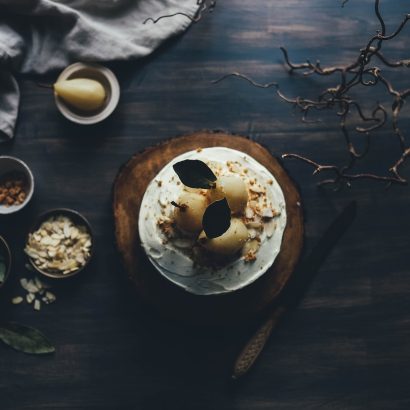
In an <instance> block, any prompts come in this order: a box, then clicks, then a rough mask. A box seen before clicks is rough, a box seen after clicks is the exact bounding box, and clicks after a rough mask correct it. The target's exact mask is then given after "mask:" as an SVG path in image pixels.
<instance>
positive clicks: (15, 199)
mask: <svg viewBox="0 0 410 410" xmlns="http://www.w3.org/2000/svg"><path fill="white" fill-rule="evenodd" d="M33 192H34V177H33V174H32V172H31V170H30V168H29V167H28V166H27V164H25V163H24V162H23V161H21V160H20V159H18V158H15V157H9V156H0V214H4V215H5V214H12V213H14V212H17V211H19V210H20V209H22V208H24V207H25V206H26V205H27V204H28V203H29V201H30V199H31V197H32V196H33Z"/></svg>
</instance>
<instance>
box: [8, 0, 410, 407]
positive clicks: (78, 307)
mask: <svg viewBox="0 0 410 410" xmlns="http://www.w3.org/2000/svg"><path fill="white" fill-rule="evenodd" d="M382 8H383V11H384V13H385V15H386V20H387V23H388V27H389V28H390V27H393V26H394V25H395V23H396V22H398V21H399V20H400V19H401V18H402V16H403V14H404V13H405V12H409V11H410V10H409V8H408V2H406V1H404V0H396V1H394V2H393V1H391V2H387V1H385V2H382ZM376 28H377V24H376V19H375V17H374V15H373V1H372V0H362V1H353V0H351V1H350V2H349V4H348V5H347V6H346V7H345V8H344V9H342V8H340V3H339V2H338V1H337V0H333V1H329V0H311V1H309V2H308V1H296V0H289V1H281V2H280V1H275V2H273V1H272V2H267V1H263V0H252V1H244V0H229V1H220V2H219V3H218V5H217V8H216V10H215V12H214V13H213V15H211V16H209V17H207V18H206V19H204V20H203V21H202V22H200V23H199V24H197V25H195V26H193V27H192V28H191V29H190V30H189V31H188V32H187V33H186V34H185V35H184V36H182V37H180V38H177V39H175V40H172V41H170V42H168V43H167V44H166V45H165V46H163V47H162V48H161V49H160V50H158V51H157V52H156V53H155V54H154V55H153V56H151V57H149V58H147V59H145V60H143V61H140V62H127V63H115V64H112V65H111V67H112V68H113V69H114V70H115V72H116V73H117V75H118V76H119V79H120V82H121V87H122V99H121V102H120V104H119V107H118V109H117V110H116V112H115V113H114V114H113V115H112V117H111V118H109V119H108V120H107V121H106V122H105V123H103V124H101V125H97V126H92V127H79V126H76V125H73V124H71V123H69V122H67V121H66V120H65V119H64V118H62V117H61V115H59V113H58V112H57V109H56V107H55V105H54V102H53V98H52V95H51V94H50V93H49V91H48V90H45V89H41V88H38V87H37V86H36V85H35V84H34V83H33V81H32V80H31V79H29V78H24V79H21V88H22V101H21V110H20V117H19V124H18V128H17V132H16V138H15V141H14V142H13V143H10V144H6V145H2V146H1V147H0V152H1V153H2V154H11V155H15V156H18V157H20V158H21V159H23V160H24V161H26V162H27V163H28V164H29V165H30V167H31V168H32V170H33V172H34V174H35V177H36V182H37V185H36V192H35V197H34V199H33V202H32V204H31V205H30V207H29V208H27V209H26V210H24V211H23V212H22V213H21V214H18V215H14V216H11V217H7V218H6V217H2V218H1V219H0V233H1V234H3V235H4V236H5V237H6V238H7V239H8V240H9V241H10V243H11V244H12V247H13V252H14V256H15V266H14V269H13V272H12V279H11V280H10V282H9V283H8V286H7V287H6V289H4V290H3V291H2V292H1V294H0V299H1V302H0V303H1V305H0V308H1V311H0V314H1V318H2V319H7V320H16V321H19V322H22V323H25V324H28V325H32V326H35V327H38V328H40V329H41V330H43V331H44V332H45V333H46V334H47V335H48V336H49V337H50V338H51V339H52V340H53V341H54V342H55V344H56V347H57V351H56V353H55V355H54V356H48V357H33V356H27V355H24V354H19V353H17V352H14V351H12V350H9V349H8V348H6V347H3V346H0V363H1V365H0V408H1V409H2V410H6V409H13V410H20V409H38V410H40V409H41V410H44V409H53V410H54V409H67V410H68V409H70V410H74V409H75V410H79V409H144V410H145V409H189V410H191V409H244V410H248V409H297V410H300V409H318V408H320V409H389V410H391V409H408V408H410V381H409V380H410V268H409V264H410V263H409V250H410V247H409V245H410V212H409V210H410V194H409V188H408V187H407V186H404V187H393V188H392V189H390V190H387V191H386V190H385V189H384V187H383V185H381V184H377V183H371V182H370V183H369V182H358V183H355V184H354V185H353V187H352V188H351V189H344V190H341V191H339V192H332V191H329V190H319V189H317V187H316V186H315V178H314V177H312V176H311V175H310V173H311V169H310V168H307V167H306V165H304V164H301V163H298V162H294V161H289V162H285V166H286V168H287V169H288V171H289V173H290V175H291V176H292V177H293V178H294V179H295V180H296V181H297V183H298V185H299V186H300V189H301V193H302V197H303V202H304V208H305V214H306V242H307V248H308V249H309V248H310V247H311V246H312V244H314V243H315V242H316V240H317V239H318V238H319V237H320V235H321V233H322V232H323V231H324V229H325V227H326V226H327V225H328V224H329V223H330V221H331V220H332V219H333V218H334V217H335V216H336V215H337V213H338V212H339V211H340V210H341V209H342V208H343V206H344V205H345V204H347V203H348V202H349V201H350V200H351V199H356V200H357V201H358V205H359V209H358V217H357V220H356V221H355V224H354V226H353V227H352V228H351V229H350V230H349V231H348V232H347V234H346V235H345V236H344V237H343V239H342V240H341V242H340V243H339V245H338V247H337V249H335V250H334V252H333V253H332V255H331V257H329V259H328V260H327V261H326V263H325V264H324V265H323V267H322V269H321V271H320V273H319V274H318V276H317V278H316V280H315V282H314V283H313V285H312V287H311V288H310V289H309V291H308V293H307V295H306V297H305V299H304V301H303V303H302V304H301V305H300V307H299V308H298V309H297V310H296V311H295V312H293V314H292V315H291V316H289V317H288V318H287V320H286V321H285V322H284V323H283V325H282V326H281V327H280V329H278V331H277V332H276V333H275V335H274V337H272V339H271V340H270V342H269V344H268V346H267V348H266V350H265V351H264V353H263V355H262V357H261V359H260V360H259V361H258V363H257V364H256V366H255V368H254V369H253V370H252V372H251V373H250V374H249V376H248V377H247V378H246V379H245V380H243V381H242V382H241V383H239V384H237V385H235V384H231V383H229V381H228V376H229V370H230V366H231V362H232V360H233V358H234V357H235V354H236V353H237V352H238V349H239V348H240V346H241V343H243V342H244V341H245V340H246V338H247V337H249V335H250V334H251V332H252V330H253V329H254V327H255V324H256V322H255V323H250V324H249V323H248V324H245V323H244V324H240V325H238V326H234V327H230V328H228V327H226V328H223V329H220V328H219V329H214V328H195V327H188V326H185V325H181V324H179V323H178V322H169V321H166V320H164V319H162V318H161V317H159V316H157V315H156V314H155V313H154V312H153V311H152V309H150V308H149V307H146V306H144V305H142V304H141V303H140V302H139V301H138V300H137V298H136V296H135V294H134V292H133V289H132V288H131V287H130V285H129V283H128V282H127V280H126V278H125V274H124V272H123V271H122V268H121V266H120V262H119V258H118V255H117V252H116V249H115V246H114V237H113V220H112V214H111V185H112V182H113V180H114V177H115V175H116V173H117V170H118V168H119V166H120V165H121V164H122V163H124V162H125V161H126V160H127V159H128V157H129V156H130V155H131V154H132V153H133V152H136V151H138V150H141V149H143V148H144V147H147V146H149V145H151V144H155V143H156V142H158V141H161V140H164V139H166V138H170V137H173V136H175V135H178V134H184V133H190V132H193V131H195V130H197V129H202V128H209V129H225V130H229V131H231V132H234V133H239V134H245V135H249V136H250V137H251V138H252V139H254V140H256V141H258V142H260V143H262V144H264V145H266V146H268V147H269V148H270V149H271V151H272V153H273V154H275V155H279V154H281V153H282V152H285V151H292V152H299V153H304V154H306V155H309V156H311V157H313V158H315V159H317V160H318V161H322V162H328V161H334V162H339V163H341V162H342V161H344V160H345V158H346V154H345V151H344V147H343V141H342V137H341V134H340V132H339V130H338V128H337V126H336V123H335V120H334V119H330V118H329V119H327V120H326V121H325V122H323V123H318V124H314V125H306V124H303V123H301V122H300V121H299V117H298V115H295V114H294V112H293V111H292V108H291V107H290V106H289V105H287V104H285V103H284V102H282V101H280V100H279V99H278V98H277V97H276V96H275V95H274V92H273V90H260V89H255V88H252V87H250V86H249V85H248V84H246V83H244V82H241V81H238V80H235V79H232V80H227V81H226V82H224V83H222V84H219V85H212V84H211V83H210V81H211V80H213V79H215V78H217V77H219V76H220V75H222V74H224V73H227V72H231V71H241V72H243V73H245V74H249V75H252V76H254V77H255V78H257V79H258V80H260V81H268V80H277V81H279V82H280V84H281V86H282V87H283V89H284V90H286V91H287V93H288V94H290V95H294V96H296V95H308V96H309V95H310V96H314V95H316V94H317V91H318V90H319V89H320V88H321V87H322V84H323V82H322V80H321V79H317V78H313V77H311V78H308V79H304V78H300V76H299V77H298V76H295V75H293V76H289V74H288V73H287V71H286V69H285V67H284V66H283V64H282V57H281V54H280V52H279V50H278V47H279V46H280V45H286V46H287V47H288V48H289V50H290V52H291V54H292V56H293V59H294V60H296V61H298V60H300V61H302V60H304V59H306V58H311V59H312V60H313V61H314V60H315V59H316V58H320V59H321V60H322V62H323V63H324V64H327V63H334V62H337V63H343V62H347V61H350V59H351V58H353V57H354V56H355V55H356V52H357V49H358V47H360V46H361V45H362V44H364V43H365V42H366V41H367V39H368V38H369V37H370V35H372V34H373V33H374V31H375V30H376ZM409 30H410V28H407V29H406V30H405V31H404V32H403V34H402V36H401V38H400V39H399V40H397V41H395V42H392V43H391V46H390V47H389V48H390V50H391V53H392V55H397V56H400V55H401V56H402V57H408V39H409ZM406 53H407V55H406ZM55 75H56V73H54V74H53V75H50V77H48V78H44V79H42V80H44V81H52V79H53V78H55ZM391 78H392V79H394V81H395V82H396V84H397V86H398V88H407V87H409V83H410V80H409V78H410V76H409V73H408V71H407V72H406V71H405V70H404V71H401V72H400V73H394V72H392V73H391ZM375 93H376V94H375V95H374V97H372V98H373V99H374V100H376V99H377V98H379V97H378V93H379V91H377V90H375ZM401 125H402V126H403V129H404V130H406V129H408V128H409V126H410V117H409V116H408V108H405V109H404V112H403V116H402V120H401ZM395 150H397V145H395V143H394V142H392V136H391V131H390V129H386V130H384V131H383V132H378V133H377V137H376V138H375V143H374V145H373V146H372V151H371V158H370V157H369V159H368V161H367V164H368V166H369V167H373V169H376V170H379V171H383V170H384V169H386V167H387V164H388V163H389V161H390V159H391V158H392V155H396V154H397V151H395ZM389 153H391V155H390V154H389ZM409 169H410V167H407V171H405V175H406V176H407V177H410V172H409ZM61 206H63V207H71V208H75V209H77V210H78V211H80V212H82V213H84V214H85V215H86V216H87V217H88V218H89V220H90V221H91V223H92V225H93V227H94V229H95V234H96V244H97V252H96V255H95V258H94V260H93V262H92V266H91V267H90V269H89V270H88V272H86V273H84V275H83V276H82V278H80V279H79V280H78V281H74V282H73V283H71V284H70V285H69V286H62V287H61V288H57V289H55V293H56V294H57V297H58V300H57V302H56V303H55V304H54V305H50V306H45V307H44V308H43V309H42V310H41V311H40V312H35V311H33V310H32V308H31V307H30V306H27V305H20V306H12V305H11V304H10V299H11V297H12V296H14V295H17V294H19V292H20V287H19V284H18V279H19V278H21V277H27V276H28V275H29V274H28V272H27V271H26V270H25V268H24V264H25V259H24V255H23V251H22V248H23V244H24V240H25V235H26V232H27V230H28V228H29V226H30V224H31V223H32V221H33V219H34V218H35V216H36V215H37V214H38V213H39V212H41V211H44V210H46V209H49V208H52V207H61Z"/></svg>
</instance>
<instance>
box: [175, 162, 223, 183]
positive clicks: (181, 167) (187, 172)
mask: <svg viewBox="0 0 410 410" xmlns="http://www.w3.org/2000/svg"><path fill="white" fill-rule="evenodd" d="M172 167H173V168H174V171H175V172H176V173H177V175H178V177H179V179H180V180H181V182H182V183H183V184H184V185H186V186H187V187H190V188H203V189H210V188H212V187H214V186H215V181H216V175H215V174H214V173H213V172H212V170H211V168H209V167H208V165H206V164H205V162H203V161H200V160H198V159H186V160H184V161H180V162H177V163H175V164H174V165H173V166H172Z"/></svg>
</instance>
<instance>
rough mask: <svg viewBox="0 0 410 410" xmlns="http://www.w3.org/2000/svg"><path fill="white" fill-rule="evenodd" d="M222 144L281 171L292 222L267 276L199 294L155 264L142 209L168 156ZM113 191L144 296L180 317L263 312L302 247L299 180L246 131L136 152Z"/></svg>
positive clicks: (127, 257) (128, 261)
mask: <svg viewBox="0 0 410 410" xmlns="http://www.w3.org/2000/svg"><path fill="white" fill-rule="evenodd" d="M217 146H222V147H227V148H232V149H236V150H238V151H242V152H244V153H246V154H248V155H250V156H251V157H253V158H254V159H255V160H256V161H258V162H260V163H261V164H262V165H264V166H265V167H266V168H267V169H268V170H269V171H270V172H271V173H272V174H273V175H274V176H275V178H276V180H277V181H278V183H279V185H280V186H281V188H282V190H283V194H284V196H285V201H286V212H287V225H286V228H285V232H284V235H283V240H282V247H281V250H280V253H279V255H278V256H277V258H276V260H275V262H274V264H273V265H272V267H271V268H270V269H269V270H268V271H267V272H266V273H265V274H264V275H262V277H260V278H259V279H258V280H256V281H255V282H254V283H252V284H251V285H249V286H247V287H245V288H243V289H241V290H239V291H236V292H233V293H228V294H224V295H216V296H197V295H193V294H190V293H188V292H186V291H184V290H183V289H181V288H179V287H177V286H176V285H174V284H172V283H171V282H169V281H168V280H166V279H165V278H164V277H162V276H161V275H160V274H159V273H158V272H157V271H156V269H155V268H154V267H153V266H152V265H151V263H150V262H149V260H148V258H147V257H146V255H145V253H144V251H143V249H142V247H141V246H140V239H139V234H138V215H139V210H140V204H141V201H142V198H143V196H144V193H145V190H146V188H147V186H148V184H149V183H150V181H151V180H152V179H153V178H154V177H155V176H156V175H157V173H158V172H159V171H160V170H161V169H162V168H163V167H164V166H165V165H166V164H167V163H168V162H170V161H171V160H172V159H173V158H175V157H176V156H178V155H180V154H183V153H184V152H187V151H192V150H195V149H197V148H208V147H217ZM113 195H114V202H113V208H114V220H115V236H116V242H117V246H118V249H119V252H120V254H121V257H122V260H123V263H124V267H125V270H126V272H127V274H128V276H129V278H130V279H131V280H132V282H133V283H134V284H135V286H136V288H137V291H138V294H139V295H140V297H141V298H143V299H144V300H145V301H147V302H149V303H150V304H152V305H153V306H155V307H156V308H157V309H158V310H160V311H161V312H162V313H163V314H165V315H167V316H169V317H172V318H175V319H180V320H184V321H189V322H193V323H208V324H218V323H226V322H232V321H239V320H243V319H246V318H248V317H249V316H251V315H253V314H255V313H257V312H260V311H261V310H262V309H264V308H265V307H266V306H267V305H268V304H270V303H271V302H272V301H273V300H274V299H275V297H277V296H278V294H279V292H280V291H281V289H282V288H283V286H284V285H285V283H286V282H287V280H288V279H289V278H290V276H291V274H292V272H293V270H294V269H295V266H296V263H297V262H298V259H299V256H300V253H301V250H302V245H303V216H302V209H301V202H300V196H299V193H298V191H297V189H296V187H295V185H294V184H293V182H292V181H291V179H290V178H289V176H288V175H287V174H286V172H285V171H284V169H283V168H282V167H281V166H280V164H279V162H278V161H277V160H276V159H275V158H274V157H272V155H271V154H270V153H269V151H268V150H266V149H265V148H263V147H262V146H261V145H259V144H258V143H256V142H253V141H251V140H249V139H248V138H245V137H240V136H236V135H230V134H226V133H222V132H211V131H200V132H196V133H194V134H192V135H187V136H183V137H178V138H173V139H171V140H168V141H165V142H163V143H161V144H159V145H157V146H154V147H150V148H148V149H146V150H145V151H143V152H140V153H138V154H136V155H134V156H133V157H132V158H131V159H130V160H129V161H128V162H127V163H126V164H125V165H124V166H123V167H122V168H121V169H120V171H119V173H118V175H117V178H116V180H115V182H114V188H113Z"/></svg>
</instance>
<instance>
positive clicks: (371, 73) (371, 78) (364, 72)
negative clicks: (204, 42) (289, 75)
mask: <svg viewBox="0 0 410 410" xmlns="http://www.w3.org/2000/svg"><path fill="white" fill-rule="evenodd" d="M347 1H348V0H344V1H343V2H342V6H343V5H345V4H346V3H347ZM374 12H375V15H376V17H377V19H378V21H379V25H380V27H379V30H377V33H376V34H375V35H374V36H372V37H371V38H370V40H369V41H368V42H367V44H366V45H365V47H363V48H361V49H360V50H359V53H358V56H357V58H356V59H355V60H354V61H353V62H352V63H350V64H347V65H345V66H329V67H322V66H321V64H320V61H319V60H318V61H316V62H315V63H312V62H311V61H309V60H307V61H306V62H303V63H294V62H292V61H291V60H290V58H289V54H288V51H287V50H286V49H285V48H284V47H281V48H280V50H281V51H282V53H283V58H284V62H285V64H286V66H287V67H288V69H289V72H293V71H301V72H302V74H303V75H304V76H311V75H318V76H321V77H323V76H330V77H332V76H334V75H337V76H338V77H339V81H338V82H337V84H336V85H335V86H334V87H329V88H326V89H324V90H323V91H322V92H321V93H320V95H319V96H318V98H317V99H315V100H311V99H305V98H303V97H300V96H298V97H294V98H291V97H289V96H286V95H285V94H284V93H283V92H282V91H281V90H280V89H279V86H278V84H277V83H276V82H270V83H266V84H260V83H258V82H256V81H254V80H253V79H252V78H250V77H248V76H245V75H243V74H240V73H237V72H235V73H232V74H227V75H224V76H223V77H221V78H220V79H218V80H216V81H214V83H218V82H219V81H222V80H224V79H226V78H228V77H230V76H234V77H237V78H240V79H243V80H246V81H247V82H249V83H250V84H252V85H253V86H256V87H259V88H270V87H273V86H274V87H276V92H277V95H278V96H279V98H281V99H282V100H283V101H285V102H287V103H288V104H291V105H293V106H294V107H295V108H296V109H298V110H299V111H300V112H301V115H302V117H301V119H302V121H303V122H316V121H317V120H316V121H312V120H307V116H308V115H309V114H310V113H311V112H312V111H316V112H319V111H322V110H333V111H334V112H335V114H336V116H337V117H339V128H340V130H341V132H342V135H343V137H344V140H345V145H346V149H347V152H348V154H349V157H348V161H347V163H346V164H344V165H343V166H337V165H330V164H326V165H323V164H319V163H317V162H316V161H314V160H311V159H309V158H306V157H304V156H302V155H299V154H294V153H286V154H284V155H283V156H282V157H283V158H293V159H298V160H300V161H302V162H304V163H306V164H308V165H310V166H312V167H314V172H313V174H315V175H316V174H320V173H324V172H327V173H331V174H333V176H331V177H330V178H327V179H324V180H322V181H320V183H319V185H325V184H333V185H335V186H336V187H340V186H341V185H343V184H345V185H348V186H350V185H351V181H354V180H358V179H367V180H376V181H382V182H385V183H387V185H388V186H390V185H392V184H407V180H406V179H405V178H404V177H403V176H402V175H401V174H400V169H401V167H402V166H403V165H404V163H405V162H406V160H407V159H408V158H409V157H410V146H409V145H408V142H407V141H406V137H405V135H404V133H403V131H402V129H401V128H400V126H399V115H400V112H401V109H402V107H403V105H404V103H405V102H406V99H407V97H408V96H409V95H410V89H406V90H402V91H400V90H396V89H395V88H394V86H393V84H392V83H391V82H390V81H389V80H388V79H387V78H386V77H385V76H384V75H383V73H382V70H381V69H380V68H379V67H376V66H373V65H372V60H373V58H377V59H378V61H379V62H381V63H382V64H383V65H384V66H386V67H390V68H409V67H410V59H404V60H398V61H390V60H388V59H387V58H386V57H385V56H384V55H383V53H382V51H381V49H382V47H383V45H384V43H385V42H388V41H390V40H392V39H394V38H396V37H397V36H399V35H400V33H401V32H402V30H403V29H404V27H405V26H406V24H407V23H408V21H409V20H410V14H407V15H405V16H404V18H403V20H402V21H401V22H400V23H399V25H398V26H397V28H396V29H395V30H394V31H392V33H391V34H387V33H386V24H385V22H384V19H383V16H382V14H381V12H380V0H375V3H374ZM379 83H380V84H382V85H383V86H384V88H385V90H386V92H387V94H388V95H389V96H390V97H391V99H392V103H391V109H390V110H389V111H390V115H391V127H392V131H393V135H394V136H395V138H396V139H397V140H398V143H399V148H400V156H399V158H398V159H397V160H396V162H395V163H394V164H392V165H391V166H390V167H389V169H388V171H387V173H386V175H377V174H373V173H371V172H366V173H354V172H353V169H354V167H355V165H356V163H357V161H358V160H360V159H361V158H363V157H364V156H365V155H366V154H367V152H368V149H369V145H370V141H371V133H372V132H373V131H375V130H377V129H379V128H382V127H383V126H385V125H386V123H387V122H388V117H389V115H388V110H387V109H386V108H385V107H384V106H383V105H381V104H380V103H377V104H376V105H375V107H374V108H373V109H372V111H371V113H370V114H365V112H364V110H363V108H362V106H361V103H360V102H359V101H356V100H354V99H352V98H351V97H350V96H349V94H348V93H349V92H350V90H351V89H353V88H359V87H361V86H363V87H372V86H375V85H377V84H379ZM354 113H356V115H357V117H358V118H359V119H360V120H361V121H362V122H364V123H370V125H368V126H356V127H354V129H353V130H350V129H349V128H348V126H347V121H348V120H349V119H351V118H352V116H353V114H354ZM352 132H354V133H357V134H358V135H359V136H361V139H363V136H364V137H365V138H366V140H365V144H366V145H365V148H364V149H363V150H361V151H360V150H359V149H358V148H357V147H356V145H355V143H354V142H353V139H352V135H351V134H352Z"/></svg>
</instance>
